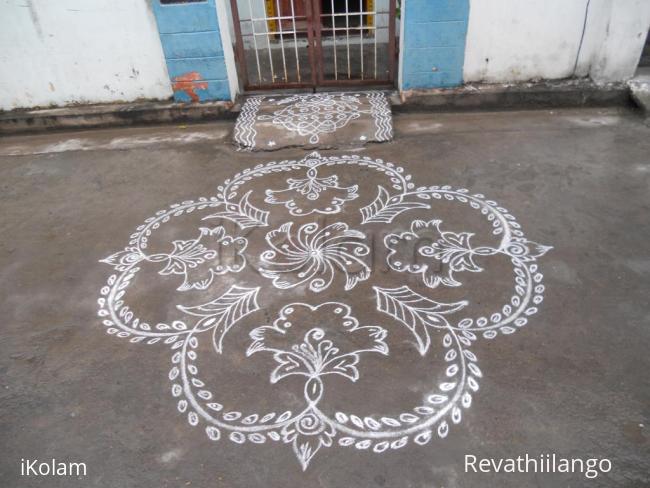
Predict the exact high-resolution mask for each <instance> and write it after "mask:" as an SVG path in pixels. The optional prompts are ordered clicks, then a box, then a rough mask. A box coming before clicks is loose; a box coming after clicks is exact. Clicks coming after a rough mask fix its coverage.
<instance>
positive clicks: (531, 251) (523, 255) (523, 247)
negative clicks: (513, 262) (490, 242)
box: [503, 239, 553, 261]
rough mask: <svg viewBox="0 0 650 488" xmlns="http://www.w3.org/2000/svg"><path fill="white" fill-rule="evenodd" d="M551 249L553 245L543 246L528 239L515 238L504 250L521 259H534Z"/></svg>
mask: <svg viewBox="0 0 650 488" xmlns="http://www.w3.org/2000/svg"><path fill="white" fill-rule="evenodd" d="M551 249H553V247H552V246H543V245H541V244H538V243H536V242H533V241H529V240H527V239H513V240H512V241H510V242H509V243H508V244H507V245H506V246H505V247H504V248H503V252H504V253H506V254H508V255H509V256H511V257H513V258H517V259H519V260H521V261H534V260H535V259H537V258H539V257H541V256H543V255H544V254H546V253H547V252H548V251H549V250H551Z"/></svg>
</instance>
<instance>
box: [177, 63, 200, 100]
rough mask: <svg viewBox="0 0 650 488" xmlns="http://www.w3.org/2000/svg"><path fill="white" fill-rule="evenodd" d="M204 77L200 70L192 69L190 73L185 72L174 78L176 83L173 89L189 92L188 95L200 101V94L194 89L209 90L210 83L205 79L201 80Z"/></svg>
mask: <svg viewBox="0 0 650 488" xmlns="http://www.w3.org/2000/svg"><path fill="white" fill-rule="evenodd" d="M202 79H203V78H202V77H201V75H200V74H199V73H198V71H190V72H189V73H183V74H182V75H178V76H176V77H175V78H174V84H173V85H172V90H174V91H175V92H177V91H182V92H185V93H186V94H187V96H188V97H190V98H191V99H192V101H193V102H198V101H199V96H198V95H197V94H196V92H195V91H194V90H207V89H208V84H207V82H205V81H201V80H202Z"/></svg>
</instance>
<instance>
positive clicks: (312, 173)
mask: <svg viewBox="0 0 650 488" xmlns="http://www.w3.org/2000/svg"><path fill="white" fill-rule="evenodd" d="M287 184H288V185H289V186H288V187H287V188H285V189H284V190H266V199H265V200H264V201H265V202H267V203H273V204H281V203H283V204H284V206H285V207H286V208H288V209H289V213H291V215H309V214H311V213H321V214H334V213H338V212H340V211H341V206H342V205H343V204H344V203H345V202H347V201H350V200H354V199H355V198H357V197H358V196H359V194H358V193H357V190H358V189H359V187H358V186H357V185H352V186H340V185H339V178H338V176H336V175H332V176H326V177H323V178H319V177H318V170H317V169H316V168H309V169H308V170H307V177H306V178H288V179H287ZM319 199H323V200H325V206H324V207H323V208H312V209H311V210H306V209H307V208H308V207H309V206H312V205H313V204H314V202H315V201H317V200H319Z"/></svg>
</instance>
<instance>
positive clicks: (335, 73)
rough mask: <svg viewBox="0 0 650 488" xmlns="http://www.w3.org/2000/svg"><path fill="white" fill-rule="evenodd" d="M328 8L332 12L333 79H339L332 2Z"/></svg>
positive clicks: (332, 1)
mask: <svg viewBox="0 0 650 488" xmlns="http://www.w3.org/2000/svg"><path fill="white" fill-rule="evenodd" d="M330 8H331V9H332V11H331V12H330V13H331V14H332V44H333V45H334V79H335V80H338V79H339V65H338V62H337V60H336V17H334V0H330Z"/></svg>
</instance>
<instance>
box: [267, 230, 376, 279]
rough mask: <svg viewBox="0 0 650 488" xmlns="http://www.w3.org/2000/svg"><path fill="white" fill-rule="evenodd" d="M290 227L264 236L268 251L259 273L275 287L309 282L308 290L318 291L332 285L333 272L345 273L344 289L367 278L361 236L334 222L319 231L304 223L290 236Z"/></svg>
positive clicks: (368, 273) (365, 253) (364, 252)
mask: <svg viewBox="0 0 650 488" xmlns="http://www.w3.org/2000/svg"><path fill="white" fill-rule="evenodd" d="M292 225H293V224H292V223H291V222H288V223H286V224H284V225H282V226H281V227H279V228H278V229H276V230H273V231H271V232H269V233H268V234H267V235H266V241H267V243H268V244H269V246H270V247H271V250H268V251H265V252H264V253H262V255H261V264H262V266H261V267H260V273H261V274H262V276H264V277H266V278H270V279H272V280H273V285H274V286H275V287H276V288H280V289H286V288H293V287H295V286H298V285H301V284H303V283H309V289H310V290H312V291H314V292H320V291H322V290H324V289H326V288H327V287H329V285H330V284H331V283H332V280H333V279H334V271H335V269H338V270H340V271H342V272H343V273H344V274H345V280H346V282H345V289H346V290H350V289H352V288H354V287H355V286H356V284H357V283H358V282H359V281H363V280H366V279H368V277H369V276H370V268H369V267H368V265H367V264H366V263H365V261H364V260H363V257H364V256H367V255H368V254H369V253H370V248H369V247H368V246H367V245H366V244H365V243H363V242H362V241H363V240H364V239H365V237H366V236H365V234H363V233H362V232H359V231H356V230H349V229H348V225H347V224H345V223H342V222H337V223H335V224H330V225H328V226H326V227H324V228H322V229H319V226H318V224H316V223H310V224H305V225H302V226H301V227H300V228H299V229H298V232H297V233H296V234H295V236H294V235H293V233H292Z"/></svg>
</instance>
